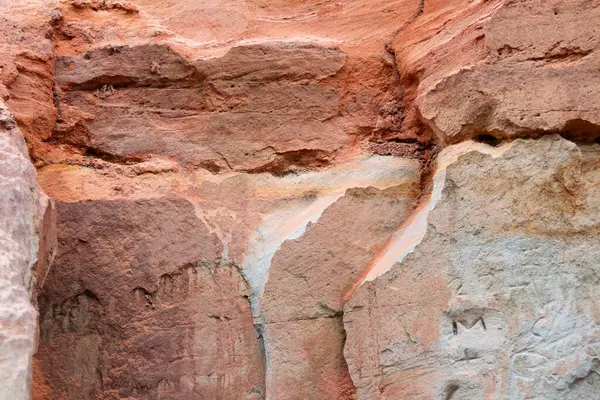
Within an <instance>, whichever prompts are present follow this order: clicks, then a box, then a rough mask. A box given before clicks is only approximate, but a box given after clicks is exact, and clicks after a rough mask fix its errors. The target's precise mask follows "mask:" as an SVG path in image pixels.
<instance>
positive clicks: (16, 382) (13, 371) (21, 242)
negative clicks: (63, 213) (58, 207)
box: [0, 100, 56, 399]
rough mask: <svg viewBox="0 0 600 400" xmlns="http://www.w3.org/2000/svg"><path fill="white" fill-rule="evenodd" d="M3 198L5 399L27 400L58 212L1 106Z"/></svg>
mask: <svg viewBox="0 0 600 400" xmlns="http://www.w3.org/2000/svg"><path fill="white" fill-rule="evenodd" d="M0 193H2V201H0V327H1V329H0V398H6V399H8V398H10V399H27V398H29V391H30V384H31V369H32V363H31V356H32V355H33V353H34V351H35V349H36V345H37V342H36V338H37V313H36V310H35V308H34V305H33V304H32V301H31V300H33V303H34V304H35V303H36V299H37V295H38V291H39V289H40V288H41V286H42V285H43V283H44V279H45V277H46V275H47V273H48V268H49V266H50V263H51V261H52V257H53V251H54V250H55V246H56V236H55V233H56V232H55V231H54V230H53V229H52V227H53V221H54V219H55V210H54V206H53V204H52V202H51V200H49V199H48V197H46V196H45V195H44V194H43V193H42V191H41V190H40V189H39V187H38V186H37V183H36V174H35V169H34V167H33V165H32V164H31V162H30V160H29V157H28V155H27V148H26V145H25V141H24V140H23V136H22V134H21V132H20V131H19V130H18V129H17V127H16V123H15V120H14V118H13V116H12V115H11V114H10V113H9V112H8V109H7V106H6V104H5V103H4V102H3V101H1V100H0ZM30 298H31V299H30Z"/></svg>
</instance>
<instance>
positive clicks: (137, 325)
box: [36, 198, 264, 399]
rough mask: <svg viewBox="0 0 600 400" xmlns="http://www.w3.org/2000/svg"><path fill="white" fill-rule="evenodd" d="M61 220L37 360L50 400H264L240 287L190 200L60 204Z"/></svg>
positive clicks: (260, 362)
mask: <svg viewBox="0 0 600 400" xmlns="http://www.w3.org/2000/svg"><path fill="white" fill-rule="evenodd" d="M58 214H59V226H58V227H59V232H60V234H59V241H60V246H59V253H58V255H57V258H56V263H55V267H54V268H53V270H52V271H51V273H50V274H49V276H48V278H47V281H46V286H45V289H44V291H43V293H42V295H41V297H40V314H41V329H42V336H41V338H42V340H41V344H40V350H39V352H38V354H37V356H36V358H37V359H38V360H39V361H40V364H41V373H40V375H39V376H38V377H37V379H36V381H38V382H45V381H47V382H48V385H42V386H50V387H51V391H52V393H53V396H54V397H52V398H61V399H88V398H90V399H91V398H103V399H118V398H129V397H131V398H138V399H141V398H147V399H152V398H165V399H166V398H180V399H198V398H211V399H212V398H222V399H233V398H239V399H243V398H247V399H254V398H260V396H262V395H261V393H263V385H264V370H263V368H264V362H263V360H262V353H261V350H260V344H259V341H258V338H257V334H256V332H255V330H254V327H253V324H252V317H251V314H250V309H249V303H248V292H247V286H246V283H245V282H244V280H243V278H242V276H241V275H240V272H239V271H238V269H237V268H236V267H235V266H233V265H222V264H220V263H219V259H220V247H219V246H218V244H219V241H218V239H217V237H216V236H215V235H214V234H211V233H209V231H208V230H207V228H206V226H205V225H204V224H203V223H202V221H200V220H199V219H198V218H197V217H196V216H195V214H194V209H193V206H192V205H191V204H190V203H189V202H187V201H186V200H183V199H176V198H173V199H156V200H138V201H88V202H81V203H73V204H65V203H60V204H59V205H58ZM38 398H44V396H42V395H41V394H40V395H39V396H38Z"/></svg>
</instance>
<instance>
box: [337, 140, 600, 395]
mask: <svg viewBox="0 0 600 400" xmlns="http://www.w3.org/2000/svg"><path fill="white" fill-rule="evenodd" d="M469 147H470V149H469ZM599 157H600V148H599V147H598V145H592V146H587V145H582V146H581V147H578V146H577V145H575V144H574V143H572V142H569V141H567V140H565V139H563V138H561V137H558V136H549V137H545V138H543V139H540V140H517V141H515V142H513V143H510V144H506V145H503V146H501V147H498V148H493V147H490V146H487V145H481V144H479V145H477V144H475V143H472V142H471V144H469V143H466V144H463V145H459V146H457V147H450V148H448V149H446V150H444V152H442V154H441V156H440V161H439V167H438V171H437V172H436V177H435V178H434V179H436V181H437V183H438V187H434V192H435V191H436V190H439V193H440V195H439V198H436V199H435V200H436V201H437V202H436V204H435V205H434V207H432V208H431V209H432V210H431V211H430V213H429V215H428V219H427V220H428V224H427V227H426V229H427V231H426V234H425V237H424V239H423V240H422V242H421V243H420V244H419V245H418V246H417V247H416V249H415V250H414V252H413V253H411V254H409V255H408V256H406V258H405V259H403V260H396V261H397V262H396V263H395V264H394V265H393V266H391V269H390V270H389V271H388V272H387V273H385V274H383V275H381V276H380V277H378V278H377V279H375V280H373V281H371V282H366V283H365V284H363V285H362V286H361V287H360V288H359V289H358V291H357V292H356V294H355V295H354V297H353V298H352V300H351V301H350V302H349V303H347V304H346V306H345V308H344V328H345V330H346V333H347V341H346V345H345V349H344V354H345V356H346V360H347V362H348V366H349V369H350V373H351V376H352V379H353V382H354V384H355V385H356V388H357V396H358V398H360V399H398V398H414V399H420V398H423V399H429V398H469V399H471V398H473V399H478V398H496V397H499V398H507V399H516V398H527V397H536V398H537V397H539V398H544V399H557V400H558V399H565V398H577V396H579V397H580V398H595V397H596V396H597V393H598V390H599V389H600V386H598V379H596V376H597V374H598V372H599V370H598V365H599V360H600V353H598V348H597V347H598V346H597V343H598V342H599V340H600V319H599V315H600V314H599V310H600V308H599V307H600V304H599V303H598V296H597V293H598V284H599V281H598V279H597V276H598V274H599V273H600V270H599V266H598V262H597V260H596V257H595V256H594V253H595V250H594V249H595V248H596V247H597V237H598V232H599V229H600V201H599V200H598V198H599V194H600V175H599V172H600V164H599V163H598V159H599ZM584 381H585V383H583V382H584ZM444 396H445V397H444ZM452 396H454V397H452Z"/></svg>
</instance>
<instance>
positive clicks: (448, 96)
mask: <svg viewBox="0 0 600 400" xmlns="http://www.w3.org/2000/svg"><path fill="white" fill-rule="evenodd" d="M426 3H427V4H426V5H425V7H424V9H423V13H422V14H421V15H420V16H419V17H417V18H416V19H415V21H414V22H413V23H411V24H410V25H408V26H407V27H405V29H403V30H402V32H401V33H400V34H399V35H398V36H397V37H396V38H395V41H394V50H395V54H396V60H397V62H398V68H399V71H400V73H401V75H402V77H403V82H404V84H405V86H406V87H407V93H408V96H407V97H408V98H406V99H405V101H406V102H408V103H409V104H410V107H409V109H408V111H407V118H406V119H405V121H404V123H403V128H402V130H403V131H405V130H410V129H416V128H415V127H417V126H419V125H420V124H422V123H423V122H425V123H426V125H427V126H428V127H429V128H430V129H431V130H432V131H433V132H434V133H435V135H436V136H437V137H438V138H439V139H440V140H441V141H442V142H443V143H457V142H459V141H462V140H465V139H468V138H476V137H478V136H480V135H482V134H488V135H491V136H495V137H497V138H516V137H525V136H533V137H535V136H539V135H540V134H543V133H552V132H562V133H564V134H566V135H568V136H570V137H573V138H577V139H578V140H582V139H584V140H588V141H593V140H594V139H595V138H596V137H598V136H600V129H598V126H599V125H600V121H599V117H598V116H599V115H600V112H599V110H598V106H597V104H596V101H595V97H594V93H596V92H597V91H598V88H599V87H600V82H599V81H598V75H597V73H596V72H595V71H596V70H595V68H596V65H597V64H598V52H597V49H598V41H599V40H600V39H599V38H600V31H599V30H598V29H599V28H598V24H597V23H583V24H582V20H588V21H597V20H598V19H600V4H599V3H598V2H596V1H587V0H575V1H564V0H554V1H543V0H535V1H531V0H522V1H521V0H514V1H485V2H481V1H476V2H471V1H455V2H440V1H433V2H429V1H428V2H426Z"/></svg>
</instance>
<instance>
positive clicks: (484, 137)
mask: <svg viewBox="0 0 600 400" xmlns="http://www.w3.org/2000/svg"><path fill="white" fill-rule="evenodd" d="M474 140H475V141H476V142H478V143H485V144H487V145H488V146H492V147H498V146H499V145H500V139H498V138H497V137H496V136H494V135H490V134H487V133H484V134H481V135H478V136H475V138H474Z"/></svg>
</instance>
